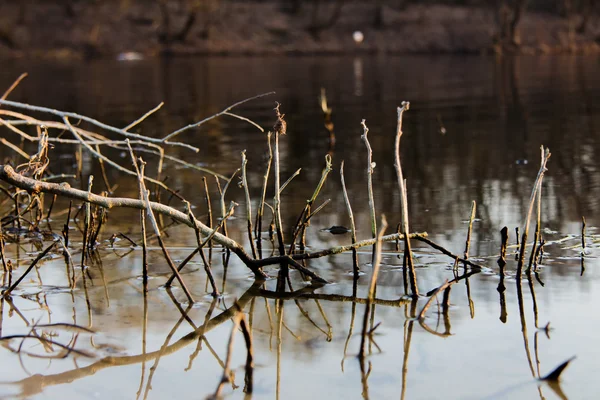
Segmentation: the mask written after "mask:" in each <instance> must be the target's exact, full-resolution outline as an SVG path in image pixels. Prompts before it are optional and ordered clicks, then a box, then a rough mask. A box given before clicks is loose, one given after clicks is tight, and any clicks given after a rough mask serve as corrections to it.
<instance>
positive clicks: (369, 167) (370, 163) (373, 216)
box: [361, 119, 377, 263]
mask: <svg viewBox="0 0 600 400" xmlns="http://www.w3.org/2000/svg"><path fill="white" fill-rule="evenodd" d="M361 125H362V127H363V134H362V135H361V139H362V140H363V141H364V142H365V146H366V147H367V191H368V194H369V213H370V214H369V215H370V217H371V237H372V238H375V236H376V235H377V216H376V214H375V196H374V195H373V171H374V170H375V163H374V162H373V160H372V158H373V150H372V149H371V144H370V143H369V138H368V136H367V134H368V133H369V128H367V124H366V121H365V120H364V119H363V120H362V121H361ZM371 261H372V262H373V263H374V262H375V244H374V245H373V256H372V257H371Z"/></svg>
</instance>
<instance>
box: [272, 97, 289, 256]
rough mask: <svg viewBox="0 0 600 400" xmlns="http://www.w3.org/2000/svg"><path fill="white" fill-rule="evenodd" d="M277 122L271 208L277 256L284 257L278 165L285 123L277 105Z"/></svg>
mask: <svg viewBox="0 0 600 400" xmlns="http://www.w3.org/2000/svg"><path fill="white" fill-rule="evenodd" d="M275 113H276V115H277V122H276V123H275V129H274V130H275V152H274V153H275V154H274V173H275V198H274V199H273V203H274V204H273V208H274V209H275V227H276V229H277V241H278V244H279V255H281V256H283V255H285V247H284V237H283V225H282V221H281V189H280V187H281V184H280V183H281V182H280V175H279V171H280V165H279V136H280V135H282V134H283V135H285V133H286V123H285V120H284V119H283V115H282V114H281V113H280V111H279V103H277V106H276V107H275Z"/></svg>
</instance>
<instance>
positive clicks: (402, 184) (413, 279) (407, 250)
mask: <svg viewBox="0 0 600 400" xmlns="http://www.w3.org/2000/svg"><path fill="white" fill-rule="evenodd" d="M409 107H410V103H409V102H408V101H403V102H402V107H398V126H397V129H396V146H395V147H396V155H395V161H394V166H395V167H396V175H397V177H398V187H399V189H400V203H401V207H402V230H401V232H402V233H403V234H404V260H406V264H407V266H408V278H409V280H410V289H411V292H412V295H413V296H418V295H419V288H418V285H417V273H416V271H415V265H414V263H413V258H412V250H411V247H410V238H409V236H408V233H409V232H410V231H409V227H408V196H407V195H406V181H405V180H404V175H403V173H402V164H401V162H400V139H401V137H402V116H403V115H404V111H407V110H408V109H409Z"/></svg>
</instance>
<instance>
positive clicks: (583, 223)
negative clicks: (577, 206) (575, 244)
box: [581, 216, 585, 256]
mask: <svg viewBox="0 0 600 400" xmlns="http://www.w3.org/2000/svg"><path fill="white" fill-rule="evenodd" d="M584 255H585V217H583V216H582V217H581V256H584Z"/></svg>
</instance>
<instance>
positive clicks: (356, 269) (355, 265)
mask: <svg viewBox="0 0 600 400" xmlns="http://www.w3.org/2000/svg"><path fill="white" fill-rule="evenodd" d="M340 180H341V181H342V191H343V192H344V202H345V203H346V210H347V211H348V218H350V231H351V235H352V244H355V243H356V225H355V223H354V214H353V213H352V206H351V205H350V198H349V197H348V191H347V190H346V181H345V180H344V161H342V165H341V166H340ZM352 265H353V271H354V275H355V276H357V275H358V272H359V271H360V268H359V267H358V255H357V253H356V249H355V248H352Z"/></svg>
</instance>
